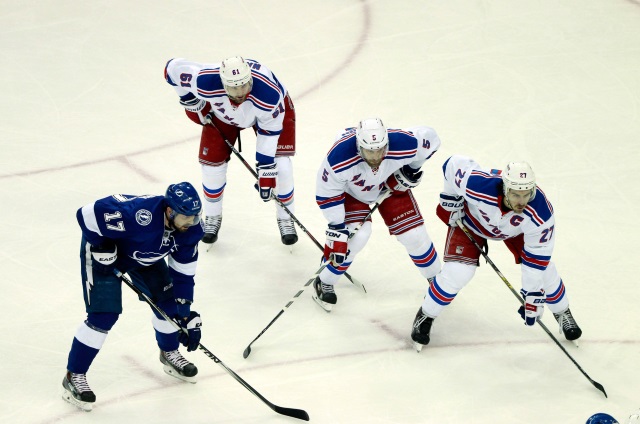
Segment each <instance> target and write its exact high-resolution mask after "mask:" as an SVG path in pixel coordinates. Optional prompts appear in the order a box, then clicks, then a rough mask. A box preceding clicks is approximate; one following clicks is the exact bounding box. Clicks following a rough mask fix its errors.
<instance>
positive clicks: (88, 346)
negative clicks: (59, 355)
mask: <svg viewBox="0 0 640 424" xmlns="http://www.w3.org/2000/svg"><path fill="white" fill-rule="evenodd" d="M117 320H118V314H112V313H98V314H96V313H90V314H89V315H88V317H87V320H86V321H85V322H83V323H82V324H81V325H80V327H78V330H77V331H76V335H75V337H74V338H73V343H72V344H71V351H70V352H69V358H68V360H67V369H68V370H69V371H71V372H72V373H75V374H86V373H87V371H88V370H89V367H90V366H91V363H92V362H93V360H94V359H95V357H96V356H97V355H98V352H99V351H100V348H101V347H102V345H103V344H104V341H105V340H106V338H107V334H108V332H109V330H110V329H111V328H112V327H113V325H114V324H115V322H116V321H117ZM99 326H101V327H104V329H103V328H101V327H99Z"/></svg>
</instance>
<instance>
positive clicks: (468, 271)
mask: <svg viewBox="0 0 640 424" xmlns="http://www.w3.org/2000/svg"><path fill="white" fill-rule="evenodd" d="M476 268H477V267H475V266H473V265H467V264H463V263H461V262H445V264H444V266H443V267H442V270H441V271H440V274H438V275H437V277H436V280H437V281H438V284H439V285H440V286H441V287H442V288H443V289H444V290H446V291H450V292H454V293H457V292H459V291H460V290H462V288H463V287H464V286H466V285H467V284H468V283H469V281H471V279H472V278H473V276H474V274H475V273H476Z"/></svg>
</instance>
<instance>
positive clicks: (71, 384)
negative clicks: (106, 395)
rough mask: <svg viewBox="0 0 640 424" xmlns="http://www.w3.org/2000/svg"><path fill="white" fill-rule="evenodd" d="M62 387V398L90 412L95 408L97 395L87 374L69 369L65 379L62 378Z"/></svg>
mask: <svg viewBox="0 0 640 424" xmlns="http://www.w3.org/2000/svg"><path fill="white" fill-rule="evenodd" d="M62 388H63V391H62V399H64V400H66V401H67V402H69V403H70V404H72V405H74V406H77V407H78V408H80V409H82V410H83V411H87V412H89V411H91V410H92V409H93V403H94V402H95V401H96V395H95V394H94V393H93V391H92V390H91V387H89V383H87V375H86V374H74V373H72V372H70V371H67V374H66V375H65V376H64V379H62Z"/></svg>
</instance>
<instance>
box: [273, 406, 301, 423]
mask: <svg viewBox="0 0 640 424" xmlns="http://www.w3.org/2000/svg"><path fill="white" fill-rule="evenodd" d="M273 407H274V408H273V410H274V411H276V412H277V413H278V414H281V415H286V416H287V417H293V418H297V419H299V420H304V421H309V414H307V411H304V410H302V409H294V408H284V407H282V406H278V405H273Z"/></svg>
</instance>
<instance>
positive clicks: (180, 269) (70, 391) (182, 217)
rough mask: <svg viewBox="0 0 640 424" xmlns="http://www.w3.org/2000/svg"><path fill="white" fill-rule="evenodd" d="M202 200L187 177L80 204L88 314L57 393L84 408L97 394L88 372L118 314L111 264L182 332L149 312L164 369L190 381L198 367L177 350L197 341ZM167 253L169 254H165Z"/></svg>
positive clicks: (117, 284)
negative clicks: (152, 191)
mask: <svg viewBox="0 0 640 424" xmlns="http://www.w3.org/2000/svg"><path fill="white" fill-rule="evenodd" d="M201 209H202V204H201V202H200V198H199V196H198V193H197V191H196V190H195V189H194V188H193V186H192V185H191V184H190V183H188V182H182V183H178V184H172V185H170V186H169V187H168V188H167V191H166V194H165V195H164V196H148V195H145V196H130V195H122V194H114V195H113V196H109V197H105V198H103V199H99V200H97V201H95V202H94V203H91V204H89V205H87V206H84V207H82V208H80V209H79V210H78V212H77V214H76V217H77V219H78V223H79V224H80V227H81V229H82V243H81V246H80V262H81V275H82V287H83V292H84V302H85V307H86V311H87V319H86V320H85V321H84V323H82V324H81V325H80V327H79V328H78V330H77V331H76V334H75V337H74V339H73V343H72V345H71V351H70V352H69V358H68V362H67V373H66V375H65V377H64V379H63V380H62V387H63V392H62V397H63V399H65V400H66V401H67V402H69V403H71V404H73V405H75V406H78V407H79V408H81V409H83V410H85V411H90V410H91V409H92V407H93V403H94V402H95V401H96V396H95V394H94V393H93V390H91V387H90V386H89V383H88V382H87V377H86V374H87V371H88V370H89V367H90V366H91V363H92V362H93V360H94V359H95V357H96V355H97V354H98V352H99V351H100V348H101V347H102V345H103V343H104V341H105V339H106V338H107V334H108V332H109V330H111V328H112V327H113V326H114V324H115V323H116V321H117V320H118V317H119V316H120V314H121V313H122V288H121V284H122V283H121V281H120V278H118V277H117V276H116V274H115V272H116V271H120V272H122V273H125V272H126V273H128V274H129V277H130V278H131V280H132V282H133V283H134V284H135V285H136V286H137V287H138V288H139V289H140V290H141V291H142V292H143V293H145V294H146V295H147V296H149V297H150V298H151V300H153V302H154V303H155V304H156V305H157V306H158V307H159V308H160V309H162V310H163V311H164V312H166V314H167V315H168V316H170V317H175V318H174V319H175V321H176V322H177V323H179V324H180V325H181V326H182V327H183V328H184V329H186V330H187V331H186V333H185V332H180V334H178V332H177V331H176V330H175V328H174V327H173V325H172V324H170V323H168V322H167V321H165V320H164V319H163V318H162V316H161V315H160V314H158V313H156V312H155V311H154V315H153V317H152V323H153V328H154V330H155V334H156V340H157V343H158V347H159V348H160V362H161V363H162V364H163V367H164V371H165V372H166V373H167V374H169V375H171V376H173V377H176V378H179V379H181V380H185V381H188V382H191V383H195V382H196V381H195V376H196V374H197V373H198V369H197V368H196V366H195V365H193V364H192V363H190V362H189V361H188V360H186V359H185V358H184V357H183V356H182V355H181V354H180V352H179V351H178V347H179V345H180V343H182V344H183V345H184V346H186V347H187V350H188V351H193V350H196V349H197V348H198V346H199V344H200V327H201V325H202V321H201V319H200V315H199V314H198V313H197V312H195V311H192V310H191V306H190V305H191V303H192V302H193V292H194V276H195V270H196V263H197V260H198V242H199V241H200V239H201V238H202V236H203V234H204V231H203V229H202V226H201V224H200V215H201ZM165 256H168V261H165V259H164V257H165Z"/></svg>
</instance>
